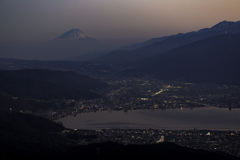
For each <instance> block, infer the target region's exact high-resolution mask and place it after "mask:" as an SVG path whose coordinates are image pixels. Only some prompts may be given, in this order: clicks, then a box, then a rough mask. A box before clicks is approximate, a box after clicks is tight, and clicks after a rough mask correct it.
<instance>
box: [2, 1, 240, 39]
mask: <svg viewBox="0 0 240 160" xmlns="http://www.w3.org/2000/svg"><path fill="white" fill-rule="evenodd" d="M239 8H240V1H239V0H0V21H1V23H0V41H1V42H3V41H47V40H51V39H53V38H55V37H57V36H59V35H60V34H62V33H64V32H66V31H68V30H70V29H72V28H79V29H81V30H82V31H84V32H85V33H87V34H89V35H91V36H93V37H95V38H96V39H99V40H103V41H104V40H111V39H119V40H120V39H123V40H124V39H126V40H127V39H129V40H132V41H136V42H138V41H143V40H148V39H151V38H154V37H161V36H165V35H171V34H176V33H180V32H182V33H184V32H189V31H195V30H199V29H201V28H206V27H212V26H213V25H215V24H216V23H218V22H220V21H223V20H228V21H239V20H240V9H239Z"/></svg>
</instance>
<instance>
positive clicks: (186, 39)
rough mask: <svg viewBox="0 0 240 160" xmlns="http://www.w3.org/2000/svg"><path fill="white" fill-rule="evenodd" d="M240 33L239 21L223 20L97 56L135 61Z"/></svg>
mask: <svg viewBox="0 0 240 160" xmlns="http://www.w3.org/2000/svg"><path fill="white" fill-rule="evenodd" d="M234 33H240V21H239V22H228V21H223V22H220V23H218V24H216V25H214V26H213V27H211V28H205V29H201V30H199V31H197V32H189V33H185V34H182V33H181V34H177V35H171V36H165V37H161V38H154V39H151V40H149V41H146V42H143V43H140V44H135V45H132V46H128V47H125V48H122V49H119V50H115V51H112V52H110V53H108V54H106V55H104V56H101V57H99V58H98V60H99V61H103V62H113V63H121V62H124V63H126V62H128V63H136V62H138V61H141V60H144V59H145V58H148V57H152V56H155V55H160V54H163V53H166V52H168V51H171V50H173V49H175V48H178V47H181V46H183V45H187V44H191V43H193V42H197V41H199V40H204V39H206V38H210V37H214V36H217V35H223V34H234Z"/></svg>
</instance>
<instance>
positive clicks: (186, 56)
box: [98, 21, 240, 85]
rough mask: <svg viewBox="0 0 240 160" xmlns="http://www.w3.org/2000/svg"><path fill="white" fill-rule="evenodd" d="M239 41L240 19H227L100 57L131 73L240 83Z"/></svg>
mask: <svg viewBox="0 0 240 160" xmlns="http://www.w3.org/2000/svg"><path fill="white" fill-rule="evenodd" d="M239 44H240V21H239V22H228V21H223V22H221V23H219V24H217V25H215V26H213V27H212V28H205V29H201V30H199V31H197V32H189V33H185V34H177V35H173V36H167V37H162V38H157V39H152V40H150V41H147V42H144V43H141V44H137V45H134V46H130V47H127V48H125V49H122V50H117V51H113V52H110V53H108V54H107V55H105V56H102V57H99V58H98V61H100V62H103V63H111V64H112V65H115V67H118V68H121V69H122V68H124V67H125V71H124V72H125V73H127V74H129V75H131V76H154V77H156V78H159V79H161V80H175V81H188V82H201V83H220V84H237V85H240V71H239V68H240V63H239V61H240V45H239ZM123 66H124V67H123ZM126 66H127V67H126Z"/></svg>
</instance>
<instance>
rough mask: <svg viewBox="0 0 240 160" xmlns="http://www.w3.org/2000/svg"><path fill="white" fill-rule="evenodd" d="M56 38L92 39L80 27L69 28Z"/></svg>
mask: <svg viewBox="0 0 240 160" xmlns="http://www.w3.org/2000/svg"><path fill="white" fill-rule="evenodd" d="M57 39H58V40H94V38H93V37H91V36H89V35H87V34H85V33H84V32H82V31H81V30H80V29H71V30H69V31H68V32H66V33H64V34H62V35H61V36H59V37H58V38H57Z"/></svg>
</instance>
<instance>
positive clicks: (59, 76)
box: [0, 69, 106, 100]
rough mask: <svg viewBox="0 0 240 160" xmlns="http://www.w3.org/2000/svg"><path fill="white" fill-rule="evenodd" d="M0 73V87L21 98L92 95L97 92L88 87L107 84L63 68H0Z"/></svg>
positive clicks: (69, 97) (89, 96)
mask: <svg viewBox="0 0 240 160" xmlns="http://www.w3.org/2000/svg"><path fill="white" fill-rule="evenodd" d="M0 77H1V78H0V91H1V92H4V93H6V94H9V95H12V96H16V97H21V98H35V99H48V100H51V99H80V98H94V97H97V96H98V95H97V94H95V93H93V92H92V91H91V90H95V89H100V88H103V87H105V86H106V84H105V83H103V82H101V81H98V80H96V79H93V78H90V77H88V76H84V75H80V74H77V73H75V72H65V71H50V70H37V69H31V70H15V71H0Z"/></svg>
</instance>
